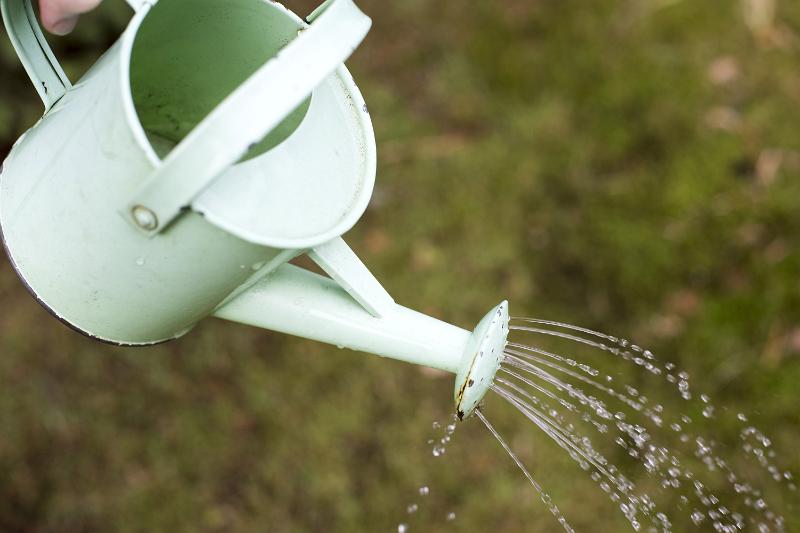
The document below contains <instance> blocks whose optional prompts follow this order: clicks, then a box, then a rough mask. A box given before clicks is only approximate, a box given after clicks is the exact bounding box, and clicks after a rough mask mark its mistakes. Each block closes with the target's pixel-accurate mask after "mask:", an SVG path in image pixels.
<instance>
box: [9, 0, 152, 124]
mask: <svg viewBox="0 0 800 533" xmlns="http://www.w3.org/2000/svg"><path fill="white" fill-rule="evenodd" d="M126 1H127V2H128V4H129V5H130V6H131V7H132V8H133V9H134V11H137V10H139V9H140V8H141V7H143V6H144V5H145V4H146V3H147V2H146V0H126ZM0 11H2V14H3V21H4V22H5V26H6V32H8V37H9V38H10V39H11V44H13V45H14V49H15V50H16V51H17V55H18V56H19V59H20V61H21V62H22V66H23V67H25V71H26V72H27V73H28V76H29V77H30V78H31V81H32V82H33V86H34V87H35V88H36V92H37V93H39V96H40V97H41V98H42V102H44V110H45V113H46V112H47V111H49V110H50V108H51V107H53V105H55V103H56V102H58V100H59V99H60V98H61V97H62V96H64V94H65V93H66V92H67V91H68V90H69V89H70V88H71V87H72V84H71V83H70V82H69V79H68V78H67V75H66V74H64V70H63V69H62V68H61V65H59V64H58V60H57V59H56V56H55V55H54V54H53V51H52V50H51V49H50V45H48V44H47V39H45V37H44V34H43V33H42V29H41V28H40V27H39V23H38V22H37V21H36V13H35V12H34V11H33V6H32V5H31V0H0Z"/></svg>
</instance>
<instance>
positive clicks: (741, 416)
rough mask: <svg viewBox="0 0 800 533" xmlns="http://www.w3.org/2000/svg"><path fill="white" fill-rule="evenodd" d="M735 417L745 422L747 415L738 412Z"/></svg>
mask: <svg viewBox="0 0 800 533" xmlns="http://www.w3.org/2000/svg"><path fill="white" fill-rule="evenodd" d="M736 418H738V419H739V420H740V421H741V422H747V416H745V414H744V413H739V414H738V415H736Z"/></svg>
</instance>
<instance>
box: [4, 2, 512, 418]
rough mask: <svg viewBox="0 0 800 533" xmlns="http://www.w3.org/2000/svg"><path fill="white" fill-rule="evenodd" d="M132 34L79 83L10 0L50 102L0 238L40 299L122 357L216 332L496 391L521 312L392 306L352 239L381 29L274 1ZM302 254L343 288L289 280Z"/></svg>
mask: <svg viewBox="0 0 800 533" xmlns="http://www.w3.org/2000/svg"><path fill="white" fill-rule="evenodd" d="M127 2H128V4H130V6H131V7H132V8H133V9H134V11H135V15H134V16H133V18H132V20H131V22H130V24H129V25H128V27H127V29H126V30H125V32H124V33H123V34H122V37H121V38H120V39H119V41H117V43H116V44H115V45H114V46H112V47H111V49H109V50H108V51H107V52H106V53H105V54H104V55H103V56H102V57H101V58H100V59H99V60H98V62H97V63H96V64H95V65H94V66H93V67H92V68H91V69H90V70H89V71H88V72H87V73H86V75H85V76H84V77H83V78H82V79H81V80H80V81H79V82H78V83H76V84H75V85H72V84H71V83H70V82H69V80H68V79H67V77H66V75H65V74H64V72H63V70H62V69H61V67H60V66H59V64H58V62H57V60H56V58H55V57H54V55H53V53H52V51H51V50H50V48H49V46H48V44H47V42H46V40H45V38H44V36H43V34H42V32H41V30H40V29H39V26H38V24H37V21H36V15H35V13H34V11H33V9H32V7H31V5H30V0H0V7H1V8H2V15H3V20H4V22H5V26H6V29H7V31H8V35H9V37H10V38H11V41H12V42H13V44H14V47H15V48H16V50H17V53H18V54H19V57H20V59H21V61H22V64H23V65H24V67H25V69H26V71H27V72H28V74H29V75H30V77H31V80H32V81H33V84H34V87H35V88H36V90H37V92H38V93H39V95H40V96H41V98H42V100H43V101H44V105H45V114H44V116H43V117H42V119H41V120H40V121H39V122H38V123H37V124H36V125H35V126H34V127H33V128H32V129H31V130H29V131H28V132H27V133H26V134H24V135H23V136H22V137H21V138H20V139H19V140H18V141H17V143H16V144H15V145H14V148H13V149H12V151H11V153H10V154H9V156H8V158H7V159H6V161H5V162H4V163H3V167H2V175H0V235H2V238H3V239H2V240H3V243H4V245H5V247H6V251H7V255H8V257H9V258H10V260H11V261H12V263H13V265H14V268H15V270H16V271H17V273H18V274H19V276H20V278H21V279H22V280H23V282H24V283H25V285H26V286H27V287H28V289H29V290H30V292H31V293H32V294H33V295H34V296H35V297H36V299H37V300H38V301H39V302H40V303H41V304H42V305H43V306H44V307H46V308H47V309H48V310H49V311H50V312H51V313H52V314H53V315H55V316H56V317H58V318H59V319H61V320H62V321H63V322H65V323H66V324H68V325H69V326H71V327H72V328H74V329H76V330H78V331H80V332H82V333H84V334H86V335H89V336H91V337H94V338H96V339H99V340H102V341H106V342H111V343H115V344H120V345H149V344H154V343H159V342H164V341H167V340H171V339H175V338H178V337H181V336H182V335H184V334H185V333H187V332H188V331H189V330H191V329H192V327H193V326H194V325H195V324H196V323H197V322H198V321H200V320H201V319H203V318H205V317H207V316H216V317H219V318H223V319H227V320H232V321H236V322H242V323H246V324H251V325H254V326H259V327H263V328H267V329H271V330H275V331H281V332H285V333H288V334H292V335H298V336H301V337H306V338H309V339H315V340H318V341H322V342H326V343H330V344H334V345H338V346H340V347H347V348H351V349H353V350H359V351H365V352H370V353H374V354H377V355H380V356H384V357H391V358H394V359H399V360H403V361H408V362H411V363H416V364H420V365H426V366H430V367H433V368H438V369H442V370H446V371H449V372H453V373H455V374H457V377H456V386H455V402H456V408H457V412H458V414H459V416H461V417H462V418H463V417H465V416H469V415H470V414H471V413H472V412H473V411H474V409H475V408H476V406H477V405H478V403H479V401H480V400H481V398H482V397H483V395H484V394H485V393H486V391H487V389H488V388H489V386H490V384H491V381H492V379H493V377H494V374H495V372H496V370H497V368H498V366H499V363H500V358H501V355H502V351H503V347H504V346H505V343H506V335H507V333H508V306H507V303H506V302H503V303H501V304H500V305H498V306H497V307H495V308H494V309H493V310H492V311H490V312H489V313H488V314H487V315H486V316H485V317H484V318H483V320H481V321H480V323H479V324H478V326H477V327H476V328H475V330H474V331H473V332H469V331H466V330H463V329H461V328H458V327H456V326H452V325H450V324H447V323H445V322H441V321H439V320H437V319H435V318H431V317H428V316H426V315H423V314H420V313H417V312H415V311H413V310H410V309H407V308H405V307H402V306H400V305H397V304H396V303H395V302H394V300H393V299H392V297H391V296H390V295H389V294H388V293H387V292H386V291H385V290H384V289H383V287H382V286H381V285H380V283H379V282H378V281H377V280H376V279H375V278H374V277H373V276H372V274H370V272H369V270H367V268H366V267H365V266H364V265H363V263H361V261H360V260H359V259H358V258H357V257H356V255H355V254H354V253H353V252H352V251H351V250H350V248H348V246H347V245H346V244H345V242H344V241H343V240H342V239H341V235H342V234H343V233H345V232H346V231H347V230H349V229H350V228H351V227H352V226H353V225H354V224H355V223H356V221H357V220H358V219H359V218H360V217H361V215H362V214H363V212H364V210H365V209H366V207H367V203H368V202H369V199H370V196H371V194H372V189H373V184H374V181H375V167H376V163H375V161H376V154H375V152H376V149H375V137H374V132H373V130H372V124H371V121H370V118H369V114H368V113H367V107H366V104H365V103H364V100H363V98H362V96H361V94H360V92H359V90H358V88H357V87H356V85H355V83H354V81H353V79H352V77H351V75H350V73H349V72H348V71H347V69H346V68H345V67H344V65H343V62H344V61H345V60H346V59H347V58H348V57H349V56H350V54H351V53H352V52H353V51H354V50H355V48H356V47H357V46H358V45H359V44H360V42H361V41H362V40H363V38H364V37H365V36H366V34H367V32H368V31H369V28H370V25H371V21H370V19H369V18H368V17H367V16H366V15H364V14H363V13H362V12H361V11H360V10H359V9H358V8H357V7H356V6H355V4H353V2H352V1H351V0H328V1H326V2H325V3H323V4H322V5H321V6H320V7H319V8H318V9H317V10H316V11H314V12H313V13H312V14H311V15H310V16H308V17H307V18H306V19H301V18H300V17H298V16H297V15H295V14H294V13H292V12H291V11H289V10H287V9H286V8H284V7H283V6H281V5H280V4H278V3H275V2H272V1H267V0H225V1H224V2H222V1H220V0H160V1H157V0H127ZM302 254H308V256H309V257H310V258H311V259H312V260H314V261H315V262H316V263H317V264H318V265H319V266H320V267H321V268H322V269H323V270H324V271H325V272H327V273H328V274H329V276H330V278H327V277H324V276H320V275H317V274H314V273H312V272H309V271H307V270H304V269H302V268H299V267H296V266H294V265H291V264H288V262H289V261H290V260H292V259H293V258H295V257H297V256H299V255H302Z"/></svg>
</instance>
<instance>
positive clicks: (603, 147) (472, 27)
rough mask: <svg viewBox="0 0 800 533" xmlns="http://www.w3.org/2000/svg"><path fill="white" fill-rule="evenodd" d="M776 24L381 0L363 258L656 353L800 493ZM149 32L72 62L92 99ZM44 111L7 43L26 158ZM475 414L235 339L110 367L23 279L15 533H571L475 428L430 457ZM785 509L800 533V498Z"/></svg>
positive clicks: (238, 330) (350, 361) (430, 382)
mask: <svg viewBox="0 0 800 533" xmlns="http://www.w3.org/2000/svg"><path fill="white" fill-rule="evenodd" d="M775 2H776V3H775ZM775 2H771V1H768V0H748V1H746V2H735V1H731V0H725V1H723V0H704V1H702V2H698V1H688V0H683V1H681V0H660V1H659V0H597V1H592V2H587V1H585V0H561V1H559V2H548V1H543V0H542V1H539V0H536V1H532V0H502V1H491V0H473V1H470V2H433V1H429V0H403V1H386V0H361V1H360V2H359V5H360V6H361V7H362V9H363V10H364V11H366V12H367V13H368V14H369V15H371V16H372V17H373V20H374V26H373V29H372V32H371V33H370V35H369V36H368V38H367V39H366V41H365V42H364V44H363V45H362V46H361V47H360V49H359V50H358V51H357V52H356V54H355V55H354V56H353V57H352V58H351V59H350V61H349V62H348V66H349V67H350V69H351V71H352V72H353V74H354V75H355V78H356V80H357V81H358V83H359V86H360V88H361V90H362V92H363V93H364V95H365V98H366V100H367V102H368V103H369V106H370V113H371V116H372V119H373V122H374V125H375V130H376V135H377V139H378V154H379V169H378V181H377V186H376V190H375V194H374V197H373V199H372V203H371V205H370V207H369V209H368V211H367V213H366V214H365V215H364V217H363V219H362V220H361V222H360V223H359V224H358V225H357V226H356V228H355V229H353V230H352V231H351V232H349V233H348V234H347V235H346V238H347V240H348V242H349V243H350V244H351V245H352V247H353V248H354V249H355V250H356V251H357V252H358V253H359V255H360V256H361V257H362V259H363V260H364V261H365V263H366V264H368V265H369V266H370V268H371V269H372V270H373V272H374V273H375V274H376V276H377V277H378V278H379V279H380V280H381V281H382V282H383V283H384V284H385V286H386V288H387V289H388V290H389V291H390V292H391V293H392V294H393V295H394V296H395V298H396V300H398V302H400V303H402V304H403V305H406V306H408V307H412V308H415V309H418V310H421V311H423V312H425V313H428V314H432V315H434V316H437V317H439V318H442V319H445V320H447V321H450V322H452V323H455V324H458V325H460V326H463V327H466V328H472V327H473V326H474V324H475V322H476V321H477V320H478V319H479V318H480V317H481V316H482V315H483V314H484V313H485V312H486V311H487V310H488V309H489V308H490V307H491V306H493V305H495V304H496V303H497V302H498V301H500V300H501V299H503V298H508V299H509V300H510V302H511V310H512V313H513V314H515V315H522V316H538V317H543V318H550V319H555V320H561V321H566V322H571V323H575V324H581V325H584V326H588V327H592V328H596V329H599V330H601V331H607V332H611V333H614V334H618V335H622V336H626V337H629V338H632V339H635V340H636V341H637V342H638V343H640V344H643V345H645V346H647V347H649V348H651V349H652V350H653V351H654V352H655V353H656V354H657V355H658V356H659V357H662V358H663V359H669V360H672V361H674V362H675V363H677V364H679V365H680V366H681V367H683V368H685V369H686V370H687V371H688V372H690V374H692V375H693V376H695V384H696V386H698V387H701V388H702V389H703V390H705V391H706V392H707V393H709V394H711V395H712V396H713V397H714V398H715V399H716V403H717V405H718V406H720V407H721V406H727V407H728V409H729V410H730V412H731V413H735V412H738V411H739V410H744V411H746V412H748V413H755V414H753V415H752V416H751V418H752V419H753V420H756V421H757V425H758V426H759V427H761V428H763V429H765V430H767V432H768V433H769V435H770V436H771V437H772V439H773V441H774V442H775V446H776V448H777V449H778V450H780V451H781V453H780V455H779V462H780V463H781V465H782V466H783V467H786V468H792V469H793V470H794V471H795V472H796V473H797V472H799V471H800V452H798V451H797V441H798V437H800V429H798V428H799V427H800V426H799V424H800V415H798V409H797V400H798V397H800V386H799V385H800V276H798V274H799V273H800V247H799V246H798V245H800V212H799V211H800V210H799V209H798V208H800V179H798V171H800V118H798V109H800V3H798V2H794V1H788V0H783V1H781V0H775ZM287 5H288V6H289V7H290V8H292V9H294V10H296V11H297V12H298V13H301V14H305V13H308V12H310V10H311V9H312V7H313V3H312V2H308V1H305V0H303V1H299V0H293V1H290V2H288V3H287ZM128 18H129V12H128V9H127V7H125V5H124V3H123V2H122V1H121V0H108V1H107V2H106V3H105V4H104V5H103V7H102V8H101V9H99V10H98V11H97V12H95V13H93V14H92V15H90V16H87V17H85V19H84V20H82V21H81V24H80V25H79V28H78V30H77V31H76V32H75V33H74V34H72V35H71V36H69V37H66V38H51V39H50V40H51V42H53V44H54V48H55V49H56V50H57V55H58V56H59V57H60V58H62V59H63V61H64V67H65V70H66V71H67V72H68V73H69V75H70V77H71V79H73V80H75V79H78V78H79V76H80V74H81V73H82V72H84V71H85V70H86V68H87V67H88V66H89V65H90V64H91V63H93V61H94V60H95V59H96V57H98V55H99V54H100V53H101V52H102V51H103V50H105V49H107V48H108V47H109V46H110V45H111V44H112V43H113V42H114V41H115V40H116V38H117V37H118V35H119V33H120V31H121V30H122V28H124V26H125V24H126V21H127V19H128ZM40 114H41V105H40V103H39V102H38V100H37V98H36V95H35V92H34V91H33V89H32V87H31V86H30V84H29V81H28V80H27V78H26V76H25V74H24V72H23V70H22V68H21V67H20V65H19V63H18V61H17V60H16V58H15V56H14V54H13V51H12V49H11V46H10V44H9V43H8V40H7V38H6V36H5V35H4V34H3V35H0V159H2V158H4V157H5V155H6V154H7V153H8V151H9V150H10V148H11V145H12V143H13V141H14V140H15V139H16V138H17V137H18V136H19V135H20V134H21V133H22V132H23V131H24V130H25V129H27V128H28V127H30V126H31V125H32V124H33V123H34V122H35V121H36V119H37V118H38V116H39V115H40ZM593 356H594V357H596V358H597V357H600V356H599V355H598V354H596V353H595V354H594V355H593ZM598 364H601V365H602V364H604V363H601V362H598ZM605 364H608V365H611V364H612V363H605ZM617 366H620V365H619V364H617ZM616 370H617V371H618V372H620V373H622V374H626V373H627V374H630V377H631V379H638V378H635V376H634V373H633V372H632V371H631V370H630V369H627V367H625V368H622V367H621V366H620V368H616ZM627 374H626V375H627ZM652 386H653V387H655V386H656V385H652ZM647 390H648V392H650V389H647ZM653 394H654V395H657V392H655V391H654V392H653ZM451 397H452V378H451V377H449V376H446V375H442V374H439V373H436V372H431V371H428V370H425V369H420V368H415V367H412V366H409V365H405V364H402V363H397V362H392V361H386V360H381V359H378V358H375V357H370V356H365V355H363V354H358V353H353V352H349V351H344V350H337V349H335V348H331V347H326V346H322V345H318V344H315V343H312V342H309V341H304V340H299V339H294V338H289V337H286V336H283V335H278V334H273V333H270V332H266V331H258V330H255V329H252V328H248V327H243V326H236V325H231V324H227V323H221V322H217V321H214V320H209V321H206V322H203V323H201V324H200V325H199V326H198V327H197V328H196V329H195V330H194V331H193V332H192V334H191V335H188V336H186V337H185V338H184V339H181V340H179V341H176V342H172V343H169V344H166V345H163V346H158V347H153V348H146V349H123V348H115V347H110V346H105V345H101V344H97V343H95V342H93V341H91V340H89V339H86V338H83V337H81V336H79V335H77V334H75V333H73V332H72V331H70V330H68V329H67V328H65V327H64V326H62V325H61V324H59V323H58V322H57V321H55V320H54V319H52V318H51V317H50V316H49V315H48V314H47V313H46V312H45V311H44V310H42V309H41V308H40V307H39V306H38V305H37V304H36V302H35V301H34V300H33V299H32V298H31V297H30V296H29V295H28V294H27V292H26V291H25V290H24V288H23V287H22V285H21V284H20V283H19V281H18V280H17V278H16V276H15V275H14V273H13V271H12V269H11V267H10V265H9V263H8V262H7V261H6V260H2V261H0V530H2V531H19V532H23V531H26V532H56V531H57V532H81V531H87V532H93V531H103V532H109V531H120V532H127V531H131V532H132V531H170V532H181V531H275V532H284V531H286V532H289V531H332V532H353V531H395V530H396V527H397V524H398V523H400V522H408V523H409V524H410V526H411V531H464V532H467V531H469V532H482V531H497V532H500V531H502V532H518V531H559V528H558V526H557V524H556V523H555V521H554V520H553V519H552V517H550V516H549V514H548V512H547V511H546V509H545V508H544V506H543V505H541V503H539V502H538V501H537V499H536V497H535V495H534V494H533V492H532V491H531V490H530V487H529V486H528V485H526V481H525V479H524V478H523V477H522V476H521V475H520V474H519V472H518V471H516V470H515V467H514V465H513V463H512V462H511V461H510V460H509V459H508V457H507V456H505V455H504V453H503V451H502V449H500V447H499V446H498V445H497V443H496V442H494V441H493V440H492V439H491V438H490V436H489V434H488V433H487V432H486V431H485V429H484V428H482V427H481V426H480V425H479V424H478V423H474V421H473V423H469V424H464V425H463V427H460V428H459V430H458V431H457V432H456V434H455V436H454V442H453V444H452V445H451V446H450V448H449V449H448V452H447V454H446V455H445V456H444V457H442V458H439V459H435V460H434V459H433V458H432V457H431V455H430V450H429V446H428V445H427V444H426V440H427V439H429V438H432V436H433V431H432V429H431V423H432V421H433V420H445V419H446V418H447V417H448V416H449V412H450V411H451V409H452V405H451V402H452V400H451ZM664 402H665V407H666V409H667V410H670V409H679V408H683V406H682V404H681V403H680V400H676V399H672V400H669V399H666V400H664ZM668 402H673V403H672V404H670V403H668ZM486 409H487V414H488V416H489V417H490V418H491V419H492V420H493V421H495V422H496V424H497V425H498V427H500V428H502V431H503V433H504V434H505V435H506V436H507V437H508V439H509V441H510V442H511V443H512V445H513V446H514V447H515V449H517V450H518V451H519V453H520V455H521V457H522V458H523V459H524V460H525V461H526V463H527V464H528V465H529V466H530V467H531V469H532V471H533V472H534V473H535V475H536V477H537V479H538V480H539V481H540V482H541V483H542V484H543V485H544V486H545V487H546V488H547V490H548V491H549V492H550V493H551V494H552V496H553V498H554V500H555V501H556V502H557V503H558V505H559V506H560V507H561V508H562V510H564V511H565V513H566V515H567V518H568V519H569V520H570V522H571V523H572V524H573V526H574V527H575V528H576V529H577V530H578V531H599V530H600V529H601V528H602V530H605V531H624V530H625V521H624V519H623V517H622V515H621V513H619V512H618V510H617V509H615V508H614V506H613V505H612V504H611V503H610V502H608V500H607V499H606V498H605V496H604V495H603V494H602V492H600V491H599V490H598V489H597V488H596V487H595V486H594V485H593V484H592V483H591V482H590V481H589V480H588V478H587V477H586V475H585V474H583V473H582V472H581V471H580V470H579V469H576V468H575V467H573V466H572V465H571V462H570V460H569V458H568V457H567V456H566V455H565V454H563V453H562V452H559V451H558V450H557V449H556V448H555V447H554V446H553V445H551V444H549V443H547V441H546V439H545V437H544V436H543V435H542V434H540V433H537V432H536V431H535V430H534V429H533V428H531V427H530V426H529V424H526V423H523V421H522V417H521V416H519V415H518V414H516V413H512V412H510V411H509V410H508V409H505V406H503V405H500V402H499V401H498V400H497V399H490V400H489V401H488V402H487V406H486ZM709 431H710V432H712V434H713V435H715V437H716V438H718V439H719V441H720V442H721V443H723V444H725V443H727V444H728V445H730V446H736V445H737V442H738V434H737V432H736V429H735V427H734V426H733V425H726V424H719V427H717V426H714V427H713V428H711V427H710V428H709ZM619 454H620V456H619V457H617V459H618V460H623V459H624V457H622V455H623V452H622V451H619ZM743 468H747V466H746V465H744V466H743ZM422 485H427V486H430V490H431V492H430V494H429V495H428V496H427V497H425V498H422V497H420V496H419V495H418V494H417V488H418V487H420V486H422ZM776 497H777V498H778V501H779V500H780V498H781V496H780V495H778V496H776ZM412 502H417V503H419V504H420V505H421V510H420V512H418V513H416V514H415V515H413V516H411V517H409V516H408V515H406V512H405V508H406V506H407V505H409V504H411V503H412ZM783 505H784V506H783V511H784V514H785V516H786V519H787V531H794V530H800V507H799V506H798V502H797V494H796V493H795V494H794V495H792V496H790V497H788V498H787V499H786V500H785V501H784V502H783ZM451 511H452V512H455V513H456V514H457V519H456V520H455V521H454V522H452V523H447V522H445V520H444V517H445V516H446V514H447V513H448V512H451ZM686 514H688V513H686V512H683V515H686ZM685 527H686V526H685V522H681V521H680V520H678V521H676V531H683V530H684V528H685Z"/></svg>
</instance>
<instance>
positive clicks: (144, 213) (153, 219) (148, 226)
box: [131, 205, 158, 231]
mask: <svg viewBox="0 0 800 533" xmlns="http://www.w3.org/2000/svg"><path fill="white" fill-rule="evenodd" d="M131 215H132V216H133V221H134V222H136V225H137V226H139V227H140V228H142V229H143V230H146V231H153V230H155V229H157V228H158V217H157V216H156V214H155V213H153V211H151V210H150V209H148V208H146V207H145V206H143V205H136V206H134V207H133V208H132V209H131Z"/></svg>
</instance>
